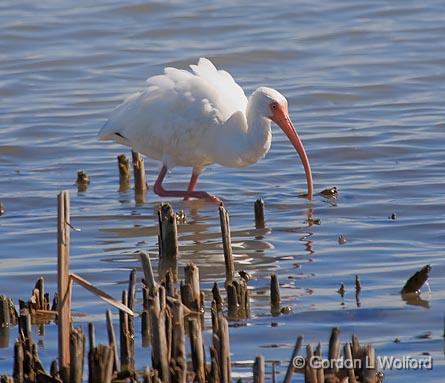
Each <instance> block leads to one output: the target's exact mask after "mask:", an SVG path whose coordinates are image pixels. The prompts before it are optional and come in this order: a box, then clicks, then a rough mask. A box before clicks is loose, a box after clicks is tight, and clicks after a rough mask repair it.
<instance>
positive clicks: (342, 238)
mask: <svg viewBox="0 0 445 383" xmlns="http://www.w3.org/2000/svg"><path fill="white" fill-rule="evenodd" d="M346 242H348V241H347V240H346V237H345V236H344V235H343V234H340V235H339V236H338V244H339V245H344V244H345V243H346Z"/></svg>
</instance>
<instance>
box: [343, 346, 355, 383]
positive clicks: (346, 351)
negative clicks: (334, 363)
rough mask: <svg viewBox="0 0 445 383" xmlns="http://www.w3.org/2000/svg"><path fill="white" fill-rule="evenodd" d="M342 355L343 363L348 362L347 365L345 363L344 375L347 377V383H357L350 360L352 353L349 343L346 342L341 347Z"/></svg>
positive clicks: (352, 362) (352, 363)
mask: <svg viewBox="0 0 445 383" xmlns="http://www.w3.org/2000/svg"><path fill="white" fill-rule="evenodd" d="M343 353H344V358H345V361H348V363H345V368H346V373H347V375H348V383H357V379H356V378H355V371H354V365H355V363H354V359H352V351H351V344H350V343H349V342H346V343H345V345H344V347H343Z"/></svg>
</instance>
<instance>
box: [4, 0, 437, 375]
mask: <svg viewBox="0 0 445 383" xmlns="http://www.w3.org/2000/svg"><path fill="white" fill-rule="evenodd" d="M444 36H445V4H444V3H443V2H441V1H433V0H426V1H422V2H415V1H403V2H394V1H374V2H368V3H366V2H355V1H336V2H323V1H298V2H287V1H283V2H260V1H256V2H254V3H250V4H248V3H243V5H241V4H239V3H238V2H196V1H188V2H187V3H182V2H169V3H168V4H167V3H163V2H159V3H151V2H135V1H128V2H125V3H123V2H118V1H103V2H100V4H99V3H97V2H93V1H78V2H75V3H74V2H69V1H47V2H38V3H36V2H26V1H9V0H4V1H2V2H1V3H0V99H1V101H0V180H1V181H0V200H1V201H3V203H4V204H5V209H6V213H5V214H4V215H3V216H1V217H0V239H1V242H0V243H1V244H0V278H1V279H0V293H1V294H6V295H8V296H11V297H12V298H13V299H14V300H15V302H16V303H17V301H18V299H19V298H26V297H27V296H29V295H30V293H31V290H32V287H33V285H34V282H35V280H36V279H37V278H38V277H39V276H41V275H43V276H45V281H46V286H47V289H48V290H49V291H50V292H51V294H52V293H53V292H54V290H55V275H56V274H55V273H56V263H55V262H56V236H55V222H56V221H55V216H56V195H57V193H58V192H59V191H60V190H62V189H69V190H70V191H71V198H72V215H73V219H72V222H73V224H74V225H75V226H76V227H79V228H81V230H82V231H81V232H73V234H72V260H71V268H72V270H73V271H75V272H77V273H79V274H80V275H82V276H84V277H85V278H87V279H88V280H90V281H91V282H92V283H94V284H96V285H97V286H99V287H101V288H103V289H104V290H106V291H107V292H109V293H110V294H112V295H113V296H115V297H119V296H120V292H121V290H122V289H123V288H125V286H126V280H127V278H128V271H129V270H130V269H131V268H133V267H139V261H138V259H137V257H136V256H135V252H136V251H138V250H140V249H145V250H149V251H151V253H152V254H153V256H155V255H156V253H157V250H156V249H157V247H156V246H157V245H156V242H157V237H156V227H157V216H156V208H157V204H158V203H159V201H160V199H159V198H157V197H156V196H155V195H154V194H153V193H152V191H151V190H150V191H149V193H148V195H147V200H146V202H145V203H144V204H136V203H135V201H134V196H133V192H132V191H129V192H128V193H119V192H118V180H117V168H116V155H117V154H119V153H121V152H126V153H127V154H129V153H128V150H127V149H126V148H123V147H120V146H118V145H111V144H106V143H102V142H98V141H97V140H96V134H97V131H98V130H99V128H100V127H101V126H102V124H103V123H104V122H105V120H106V118H107V115H108V114H109V112H110V111H111V110H112V109H113V108H114V107H115V106H116V105H118V104H119V103H120V102H121V101H122V100H123V98H125V97H126V96H127V95H128V94H131V93H132V92H134V91H136V90H139V89H141V88H142V87H143V86H144V81H145V79H146V78H147V77H149V76H151V75H155V74H159V73H160V72H161V71H162V68H163V67H165V66H175V67H179V68H186V67H187V65H188V64H192V63H196V61H197V59H198V58H199V57H201V56H205V57H208V58H210V59H211V60H212V61H213V62H214V63H215V64H216V65H217V66H218V67H220V68H223V69H225V70H228V71H229V72H230V73H232V74H233V76H234V78H235V79H236V80H237V81H238V82H239V83H240V84H241V85H242V86H243V88H244V89H245V91H246V94H250V93H251V92H252V91H253V90H254V89H255V88H256V87H258V86H260V85H267V86H271V87H274V88H276V89H278V90H280V91H281V92H282V93H283V94H284V95H285V96H286V97H287V98H288V101H289V110H290V115H291V117H292V119H293V121H294V123H295V126H296V128H297V130H298V132H299V134H300V135H301V137H302V139H303V141H304V143H305V146H306V150H307V152H308V155H309V157H310V160H311V165H312V169H313V173H314V182H315V189H316V191H321V190H322V189H323V188H325V187H330V186H337V188H338V190H339V196H338V198H337V200H336V201H335V202H334V201H328V200H326V199H325V198H323V197H321V196H317V197H316V198H315V199H314V200H313V201H311V202H308V201H307V200H304V199H301V198H297V194H298V193H299V192H302V191H304V188H305V183H304V182H305V180H304V174H303V171H302V168H301V166H300V163H299V160H298V157H297V156H296V154H295V152H294V151H293V149H292V148H291V146H290V145H289V143H288V142H287V140H286V139H285V137H284V136H283V134H282V133H281V132H280V131H279V129H278V128H274V132H273V134H274V138H273V144H272V148H271V151H270V152H269V154H268V155H267V156H266V158H265V159H263V160H261V161H259V162H258V163H257V164H255V165H253V166H251V167H249V168H246V169H225V168H222V167H219V166H211V167H209V168H208V169H207V170H206V172H205V173H204V174H203V176H202V177H201V181H200V188H201V189H203V190H207V191H209V192H211V193H213V194H217V195H219V196H220V197H221V198H222V199H223V200H224V202H225V205H226V207H227V209H228V210H229V212H230V213H231V226H232V231H233V243H234V252H235V256H236V262H237V268H238V269H246V270H248V271H249V272H250V273H251V274H252V277H253V280H252V281H251V282H250V285H251V286H252V288H253V290H252V308H253V312H252V314H253V318H252V319H250V320H249V321H248V323H247V324H248V325H247V327H232V328H231V332H230V335H231V338H232V353H233V355H232V359H233V360H234V361H245V360H252V359H253V358H254V357H255V356H256V355H258V354H263V355H264V356H265V357H266V359H277V360H280V361H281V362H282V365H281V367H279V372H280V374H282V372H283V371H284V370H283V369H284V367H285V366H284V365H285V364H286V363H287V360H288V359H289V356H290V353H291V348H292V346H293V343H294V341H295V338H296V336H298V335H304V336H305V341H306V342H311V343H312V344H316V343H317V342H318V341H321V342H322V343H323V346H324V349H325V350H326V342H327V341H328V339H329V331H330V328H331V327H332V326H336V325H339V326H341V327H342V341H346V340H348V339H349V337H350V335H351V333H352V332H356V333H357V334H358V335H359V337H360V339H361V341H362V342H371V343H372V344H374V345H375V347H376V349H377V353H378V355H381V356H383V355H388V356H390V355H395V356H400V357H401V356H403V355H410V356H412V357H421V356H422V353H429V354H430V355H432V357H433V359H434V368H433V370H432V371H413V370H410V371H406V370H385V371H384V372H385V376H386V381H390V382H396V383H397V382H404V383H405V382H408V381H410V382H411V381H412V382H417V381H419V380H420V379H423V380H424V381H428V382H441V381H442V380H443V373H444V366H445V363H444V354H443V350H444V343H443V342H444V341H443V337H442V335H443V318H444V303H445V278H444V276H443V275H444V272H445V257H444V255H443V249H444V244H445V241H444V229H445V221H444V218H443V217H444V213H445V207H444V206H445V198H444V192H443V191H444V188H445V181H444V177H443V174H444V172H443V169H444V166H445V160H444V156H443V147H444V143H445V122H444V121H445V118H444V117H445V109H444V102H443V100H444V99H445V39H444ZM146 167H147V176H148V180H149V183H150V184H152V183H153V180H154V179H155V177H156V174H157V172H158V169H159V164H158V163H156V162H153V161H151V160H149V159H147V160H146ZM80 169H85V170H86V172H87V173H88V174H89V175H90V177H91V184H90V185H89V187H88V190H87V191H86V192H84V193H77V188H76V185H75V179H76V172H77V171H78V170H80ZM189 175H190V169H181V168H177V169H175V170H174V171H173V172H172V173H171V174H170V175H169V176H168V178H167V185H168V186H169V187H171V188H173V187H185V183H186V182H187V180H188V177H189ZM259 196H261V197H263V199H264V200H265V203H266V220H267V228H268V230H266V231H265V232H264V233H262V234H263V236H262V238H259V236H258V233H257V232H255V231H253V230H252V228H253V227H254V223H253V202H254V201H255V199H256V198H257V197H259ZM172 202H173V206H174V208H175V209H176V210H179V209H184V211H185V213H186V215H187V217H188V223H187V224H186V225H181V226H180V228H179V230H180V247H181V259H180V264H181V265H184V264H186V263H187V262H190V261H193V262H195V263H196V264H197V265H198V266H199V267H200V274H201V279H202V287H203V288H204V289H206V291H208V289H209V288H210V287H211V284H212V283H213V281H215V280H218V281H222V279H223V276H224V262H223V258H222V247H221V243H220V235H219V220H218V214H217V210H216V207H215V206H213V205H207V204H200V203H184V202H182V201H178V200H173V201H172ZM393 213H395V214H396V219H395V220H391V219H389V218H388V217H389V216H391V215H392V214H393ZM308 216H311V217H312V218H315V219H319V220H320V224H319V225H317V224H312V225H310V224H308ZM340 234H343V235H344V236H345V238H346V239H347V243H345V244H343V245H340V244H339V243H338V241H337V239H338V236H339V235H340ZM425 264H431V265H432V272H431V276H430V286H431V290H432V293H431V294H429V293H428V292H427V289H425V290H424V292H423V293H422V299H423V303H422V304H421V305H409V304H407V303H406V302H405V301H403V300H402V299H401V297H400V295H399V294H398V292H399V290H400V288H401V287H402V286H403V284H404V282H405V280H406V279H407V278H408V277H409V276H410V275H411V274H413V273H414V272H415V271H416V270H418V269H420V268H421V267H422V266H423V265H425ZM271 272H276V273H278V275H279V278H280V281H281V282H282V284H283V286H282V288H281V290H282V295H283V300H284V303H285V304H287V305H291V306H292V308H293V312H292V314H290V315H286V316H282V317H280V318H278V319H277V318H272V317H271V316H270V313H269V308H268V298H267V294H266V295H264V294H263V293H264V292H265V291H267V286H268V278H269V275H270V273H271ZM355 274H358V275H359V276H360V279H361V281H362V286H363V290H362V293H361V295H360V303H361V305H360V307H357V304H356V300H355V293H354V276H355ZM138 276H139V277H141V274H138ZM341 282H343V283H344V284H345V287H346V290H347V291H346V295H345V297H344V299H343V301H342V299H341V297H340V296H339V295H338V294H337V293H336V291H337V289H338V288H339V286H340V283H341ZM140 299H141V296H140V292H139V291H138V304H140ZM73 305H74V310H75V315H76V316H75V318H76V323H75V324H76V325H82V326H85V325H86V323H87V322H88V321H90V320H93V321H95V322H96V328H97V331H98V335H97V336H98V340H99V341H104V340H105V339H106V338H105V337H106V334H105V328H104V315H103V313H104V312H105V310H106V309H107V308H108V306H107V305H106V304H105V303H102V302H98V300H97V298H96V297H94V296H92V295H90V294H89V293H88V292H86V291H84V290H83V289H81V288H78V287H76V288H75V290H74V295H73ZM138 307H139V306H138ZM115 314H116V313H115ZM272 322H277V323H278V326H274V327H272V326H271V323H272ZM116 323H117V321H116ZM137 323H138V321H137ZM55 331H56V327H55V326H54V325H50V326H47V327H46V330H45V335H44V336H40V337H37V336H36V338H37V339H39V340H40V341H41V342H40V343H39V354H40V356H41V359H42V361H43V363H44V365H45V367H49V364H50V362H51V360H52V359H53V358H54V357H55V355H56V332H55ZM425 333H429V335H428V336H427V337H424V336H422V335H424V334H425ZM15 337H16V328H13V329H11V331H10V338H9V343H8V344H9V347H7V348H2V349H0V372H2V373H11V372H12V346H13V343H14V339H15ZM396 337H398V338H399V339H400V341H401V342H400V343H394V339H395V338H396ZM271 345H281V346H280V347H271ZM137 347H138V353H137V354H138V356H137V357H138V360H137V366H138V367H139V368H142V367H143V366H145V365H147V364H149V363H150V360H149V351H148V350H147V349H142V348H141V345H140V344H137ZM235 371H236V373H237V374H239V375H243V376H244V375H245V374H248V373H249V372H250V369H249V368H241V367H237V368H235ZM267 371H268V372H270V368H269V367H268V370H267ZM279 379H282V375H280V377H279ZM297 379H299V381H302V379H303V378H302V376H301V375H299V376H298V377H297Z"/></svg>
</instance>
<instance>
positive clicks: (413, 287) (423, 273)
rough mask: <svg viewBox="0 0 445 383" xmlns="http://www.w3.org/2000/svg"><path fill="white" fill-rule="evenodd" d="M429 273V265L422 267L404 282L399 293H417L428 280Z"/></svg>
mask: <svg viewBox="0 0 445 383" xmlns="http://www.w3.org/2000/svg"><path fill="white" fill-rule="evenodd" d="M430 271H431V266H430V265H426V266H424V267H422V268H421V269H420V270H419V271H417V272H416V273H415V274H414V275H413V276H411V278H409V279H408V280H407V281H406V283H405V286H403V288H402V291H401V292H400V293H401V294H402V295H403V294H410V293H418V292H419V290H420V289H421V287H422V286H423V285H424V284H425V282H426V281H427V280H428V276H429V272H430Z"/></svg>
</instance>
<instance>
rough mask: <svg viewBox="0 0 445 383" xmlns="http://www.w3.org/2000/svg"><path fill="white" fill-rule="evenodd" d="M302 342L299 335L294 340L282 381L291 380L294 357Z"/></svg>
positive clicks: (284, 382) (298, 351) (288, 382)
mask: <svg viewBox="0 0 445 383" xmlns="http://www.w3.org/2000/svg"><path fill="white" fill-rule="evenodd" d="M302 344H303V337H302V336H299V337H298V338H297V341H296V342H295V347H294V350H293V351H292V356H291V358H290V361H289V365H288V366H287V371H286V375H285V377H284V380H283V383H290V382H291V381H292V374H293V372H294V359H295V357H296V356H297V355H298V354H299V353H300V349H301V345H302Z"/></svg>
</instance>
